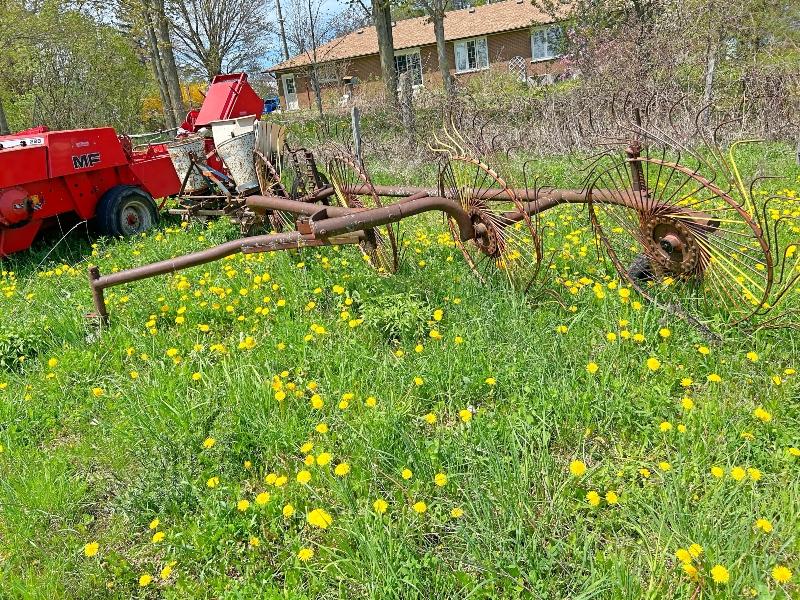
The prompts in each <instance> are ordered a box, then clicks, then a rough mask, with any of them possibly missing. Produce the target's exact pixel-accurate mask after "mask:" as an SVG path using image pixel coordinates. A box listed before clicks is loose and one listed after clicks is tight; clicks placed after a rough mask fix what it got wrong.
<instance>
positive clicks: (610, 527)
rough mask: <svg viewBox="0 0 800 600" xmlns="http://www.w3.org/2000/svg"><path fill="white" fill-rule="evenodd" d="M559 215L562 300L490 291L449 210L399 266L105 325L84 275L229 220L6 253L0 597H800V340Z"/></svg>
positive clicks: (324, 258) (132, 308) (241, 271)
mask: <svg viewBox="0 0 800 600" xmlns="http://www.w3.org/2000/svg"><path fill="white" fill-rule="evenodd" d="M757 159H758V157H754V158H753V161H757ZM780 166H781V168H782V169H783V172H785V173H786V174H787V175H789V180H788V186H789V189H790V190H792V191H797V193H800V173H799V172H798V171H797V170H796V168H793V167H791V164H790V162H789V161H788V160H787V161H786V162H784V163H781V165H780ZM540 167H541V168H542V169H544V170H547V169H549V170H550V172H551V175H552V176H553V179H554V180H555V181H553V183H556V184H558V183H562V180H563V179H564V178H565V177H566V176H565V169H564V165H563V164H562V163H560V162H558V161H550V162H548V163H546V164H544V163H543V164H541V165H540ZM373 170H374V171H375V172H376V179H377V180H379V181H382V182H388V181H392V180H394V181H398V180H399V181H408V174H406V173H391V172H390V171H391V170H390V169H389V168H388V167H385V168H383V169H381V168H379V166H378V165H375V167H374V169H373ZM431 172H432V171H431ZM428 175H430V173H428ZM428 180H430V178H429V177H428ZM781 185H784V186H785V185H787V182H783V183H782V184H781ZM548 219H549V220H550V221H551V222H552V225H553V229H552V231H551V234H550V236H549V237H548V239H547V243H548V245H549V246H550V248H551V249H554V250H556V251H557V253H556V259H555V262H554V267H555V268H554V269H553V271H554V273H553V276H552V277H551V280H550V283H548V288H549V289H550V290H553V291H557V292H558V293H559V294H560V295H561V297H562V298H563V299H564V300H563V306H562V305H561V304H559V303H558V302H556V301H554V300H552V298H551V297H550V296H542V297H540V298H535V299H530V298H528V299H526V298H523V297H520V296H518V295H516V294H515V293H513V292H511V291H509V290H508V289H506V288H504V287H503V286H501V285H488V286H482V285H480V284H479V283H478V282H477V281H476V280H475V279H474V278H473V277H472V275H471V274H470V272H469V270H468V269H467V267H466V266H465V264H464V263H463V261H462V260H461V257H460V254H459V253H458V251H457V249H455V248H454V247H453V244H452V242H451V240H450V236H449V234H447V233H446V227H445V226H444V224H443V223H442V221H441V219H438V218H420V219H417V220H416V221H409V222H404V223H403V225H402V227H401V230H402V231H403V240H404V261H403V266H402V268H401V270H400V272H399V273H398V274H396V275H395V276H393V277H381V276H379V275H377V274H376V273H374V272H373V271H372V270H371V269H370V268H369V267H368V265H366V264H365V263H364V260H363V259H362V257H361V255H360V254H359V252H358V251H357V250H356V249H354V248H325V249H320V250H306V251H302V252H285V253H280V254H276V255H250V256H236V257H233V258H230V259H228V260H224V261H221V262H217V263H211V264H209V265H206V266H204V267H199V268H196V269H193V270H190V271H186V272H184V273H182V274H181V275H179V276H175V277H172V278H159V279H151V280H147V281H143V282H140V283H137V284H132V285H129V286H126V287H123V288H115V289H113V290H111V291H110V292H108V294H107V296H108V298H109V304H110V307H111V318H112V324H111V326H110V327H109V328H108V329H103V330H102V331H99V332H98V329H97V328H96V326H95V325H94V324H92V323H90V322H87V321H86V320H85V319H84V317H83V314H84V313H85V312H87V311H88V310H89V309H90V308H91V299H90V294H89V288H88V285H87V282H86V270H87V267H88V265H89V264H90V263H91V264H98V265H100V267H101V269H102V271H103V272H105V273H108V272H111V271H112V270H114V269H118V268H125V267H128V266H134V265H138V264H143V263H145V262H149V261H152V260H156V259H161V258H166V257H169V256H172V255H175V254H177V253H181V252H185V251H189V250H192V249H200V248H203V247H207V246H209V245H210V244H212V243H216V242H221V241H224V240H227V239H232V238H233V237H234V236H235V235H236V232H235V230H234V229H233V227H232V226H231V225H230V224H228V223H226V222H223V221H220V222H216V223H210V224H208V225H202V224H193V225H191V226H189V227H188V228H182V227H181V226H180V224H179V223H176V222H166V223H162V225H161V227H160V228H159V229H158V230H156V231H153V232H151V233H149V234H148V235H146V236H142V237H141V238H137V239H135V240H117V241H115V240H95V241H94V242H93V243H92V245H91V246H90V245H89V244H90V243H91V242H89V241H86V240H85V238H83V237H81V235H74V236H73V237H72V238H71V239H70V240H68V243H67V244H66V245H62V246H60V247H59V250H58V251H57V253H56V254H55V255H54V256H51V257H50V258H49V259H47V260H46V261H45V262H44V263H43V264H41V265H40V264H39V263H40V260H41V258H42V257H43V254H44V250H43V249H42V248H39V249H37V250H35V251H34V252H30V253H26V254H22V255H18V256H15V257H13V258H12V259H10V260H8V261H6V262H4V263H3V269H5V270H3V271H2V276H1V277H0V293H2V297H0V310H2V313H3V317H2V333H1V334H0V361H2V362H1V363H0V368H1V369H2V370H0V451H1V452H0V596H1V597H4V598H6V597H7V598H15V597H26V598H27V597H31V598H97V597H119V598H129V597H149V598H153V597H166V598H186V597H215V598H278V597H286V598H334V597H337V598H338V597H341V598H364V597H374V598H415V597H419V598H501V597H502V598H517V597H519V598H566V597H569V598H700V597H703V598H738V597H758V598H773V597H775V598H783V597H798V593H800V592H799V590H800V587H799V586H798V581H800V449H798V448H800V412H799V411H798V409H800V395H799V394H800V391H799V390H800V386H799V385H798V380H797V378H798V375H797V374H796V371H795V369H800V347H799V346H800V342H799V341H798V338H797V336H796V333H794V332H793V331H790V330H777V331H776V330H762V331H758V332H752V331H748V330H741V329H725V330H724V331H723V333H724V341H723V342H722V343H716V342H714V341H713V340H709V339H706V338H704V337H703V335H702V334H701V333H700V332H699V331H698V330H697V329H696V328H693V327H691V326H689V325H688V324H687V323H685V322H684V321H681V320H677V319H675V318H674V317H670V316H669V315H666V314H665V313H664V312H662V311H660V310H658V309H657V308H654V307H652V306H650V305H648V304H647V303H640V302H639V300H638V299H637V297H636V295H635V294H632V295H631V296H630V297H623V296H624V295H623V294H620V293H619V292H620V289H621V288H620V286H619V282H618V280H617V278H616V277H614V276H613V270H612V268H611V267H610V265H608V264H606V263H605V262H603V261H602V260H598V254H597V250H596V246H595V244H594V241H593V238H592V233H591V228H590V226H589V223H588V219H587V214H586V210H585V209H582V208H580V207H564V208H561V209H558V210H556V211H554V212H552V213H550V214H549V216H548ZM556 274H561V275H562V278H561V283H558V282H557V279H556ZM789 302H790V303H794V304H795V305H796V304H797V303H798V299H797V294H796V293H795V294H794V296H793V297H792V298H790V299H789Z"/></svg>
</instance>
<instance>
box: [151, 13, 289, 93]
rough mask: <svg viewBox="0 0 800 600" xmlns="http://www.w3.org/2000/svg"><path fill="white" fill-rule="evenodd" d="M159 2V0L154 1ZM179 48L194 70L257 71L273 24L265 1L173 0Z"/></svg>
mask: <svg viewBox="0 0 800 600" xmlns="http://www.w3.org/2000/svg"><path fill="white" fill-rule="evenodd" d="M154 1H156V2H157V1H159V0H154ZM170 7H171V8H172V11H173V26H174V31H175V38H176V42H177V43H176V50H177V51H178V54H179V56H180V57H181V58H182V59H183V60H184V61H185V62H186V63H187V65H188V66H189V67H190V68H192V69H193V70H194V71H196V72H198V73H200V74H202V75H203V76H204V77H205V78H207V79H211V78H212V77H214V76H215V75H218V74H220V73H230V72H235V71H242V70H257V69H258V68H259V65H260V61H261V58H262V57H263V56H264V54H265V53H266V51H267V40H268V39H269V37H270V36H271V35H272V34H273V33H274V26H273V25H272V23H270V22H269V21H268V20H267V19H266V13H265V4H264V3H263V2H261V1H256V2H254V1H253V0H170Z"/></svg>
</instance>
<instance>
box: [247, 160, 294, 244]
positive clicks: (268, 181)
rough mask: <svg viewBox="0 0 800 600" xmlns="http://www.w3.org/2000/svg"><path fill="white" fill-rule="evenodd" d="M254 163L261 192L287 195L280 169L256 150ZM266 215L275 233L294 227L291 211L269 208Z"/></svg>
mask: <svg viewBox="0 0 800 600" xmlns="http://www.w3.org/2000/svg"><path fill="white" fill-rule="evenodd" d="M255 165H256V176H257V177H258V186H259V188H260V189H261V194H272V195H275V196H281V197H283V198H286V197H288V194H287V193H286V187H284V185H283V182H282V181H281V174H280V170H279V169H278V168H276V167H275V165H273V163H272V161H270V160H269V159H268V158H267V157H265V156H264V155H263V154H262V153H261V152H259V151H258V150H256V151H255ZM266 216H267V219H268V220H269V224H270V225H271V226H272V229H273V230H274V231H275V232H276V233H280V232H282V231H290V230H293V229H294V228H295V217H294V215H292V214H291V213H287V212H283V211H275V210H271V211H268V212H267V215H266Z"/></svg>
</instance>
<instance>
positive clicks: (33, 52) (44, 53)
mask: <svg viewBox="0 0 800 600" xmlns="http://www.w3.org/2000/svg"><path fill="white" fill-rule="evenodd" d="M8 4H11V3H7V8H8V13H7V14H8V15H9V17H10V19H9V22H10V23H13V27H12V31H10V32H9V31H3V32H1V33H0V38H2V39H0V42H2V43H4V51H3V53H2V57H0V90H2V92H3V94H2V100H3V106H4V109H5V110H4V111H5V112H6V117H7V121H8V126H9V129H12V130H15V131H16V130H19V129H24V128H27V127H31V126H34V125H47V126H49V127H52V128H56V129H69V128H80V127H92V126H98V125H113V126H115V127H117V128H118V129H120V130H122V131H137V130H139V128H140V127H141V113H140V110H141V101H142V98H143V96H144V91H145V90H146V88H147V86H148V85H149V83H150V81H149V78H148V73H147V70H146V68H145V67H144V66H143V65H142V64H141V62H140V60H139V57H138V56H137V53H136V49H135V48H134V47H133V46H132V44H131V43H130V42H129V41H128V40H127V39H126V38H125V37H124V36H123V35H122V34H121V33H120V32H119V31H117V30H116V29H115V28H114V27H112V26H110V25H108V24H107V22H103V21H100V20H99V19H96V18H93V17H92V16H90V15H88V14H85V13H83V12H79V11H76V10H73V9H72V8H71V6H70V5H69V4H67V3H63V4H59V3H58V2H50V3H47V4H44V5H42V6H41V7H37V9H36V10H30V9H28V8H27V4H25V3H23V2H22V1H19V2H16V3H14V4H11V5H10V6H8ZM6 36H7V37H6Z"/></svg>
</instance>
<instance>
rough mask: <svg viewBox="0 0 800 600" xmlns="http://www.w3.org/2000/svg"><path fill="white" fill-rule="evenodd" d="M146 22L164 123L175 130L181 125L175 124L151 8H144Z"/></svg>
mask: <svg viewBox="0 0 800 600" xmlns="http://www.w3.org/2000/svg"><path fill="white" fill-rule="evenodd" d="M143 12H144V22H145V29H146V30H147V43H148V44H149V45H150V59H151V62H152V63H153V74H154V75H155V78H156V83H157V84H158V93H159V95H160V96H161V105H162V107H163V109H164V123H165V125H166V128H167V129H173V128H175V127H177V126H178V125H180V123H176V122H175V111H174V110H173V108H172V100H171V99H170V97H169V89H168V88H167V81H166V79H164V67H163V63H162V60H161V52H159V50H158V39H157V38H156V32H155V29H154V28H153V16H152V14H151V13H150V10H149V7H148V6H145V7H144V11H143Z"/></svg>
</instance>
